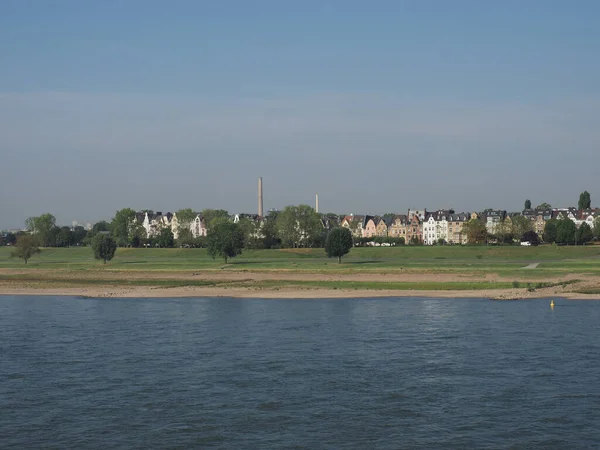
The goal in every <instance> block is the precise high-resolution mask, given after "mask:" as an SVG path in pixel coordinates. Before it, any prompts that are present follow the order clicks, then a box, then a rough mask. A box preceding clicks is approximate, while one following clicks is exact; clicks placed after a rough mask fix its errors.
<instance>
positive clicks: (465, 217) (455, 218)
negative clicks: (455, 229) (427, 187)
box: [448, 212, 471, 222]
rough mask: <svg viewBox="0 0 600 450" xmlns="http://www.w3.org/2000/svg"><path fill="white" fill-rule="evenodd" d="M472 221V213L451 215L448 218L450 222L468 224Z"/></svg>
mask: <svg viewBox="0 0 600 450" xmlns="http://www.w3.org/2000/svg"><path fill="white" fill-rule="evenodd" d="M470 219H471V213H468V212H467V213H464V212H461V213H458V214H450V215H449V216H448V221H449V222H468V221H469V220H470Z"/></svg>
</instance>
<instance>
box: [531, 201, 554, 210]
mask: <svg viewBox="0 0 600 450" xmlns="http://www.w3.org/2000/svg"><path fill="white" fill-rule="evenodd" d="M550 208H552V206H551V205H550V203H546V202H544V203H541V204H539V205H537V206H536V207H535V209H550Z"/></svg>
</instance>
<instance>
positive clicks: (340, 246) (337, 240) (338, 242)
mask: <svg viewBox="0 0 600 450" xmlns="http://www.w3.org/2000/svg"><path fill="white" fill-rule="evenodd" d="M352 245H353V242H352V233H351V232H350V230H349V229H348V228H343V227H336V228H333V229H332V230H331V231H330V232H329V233H328V234H327V240H326V241H325V253H327V256H329V257H330V258H337V259H338V264H341V263H342V256H344V255H346V254H347V253H348V252H349V251H350V249H351V248H352Z"/></svg>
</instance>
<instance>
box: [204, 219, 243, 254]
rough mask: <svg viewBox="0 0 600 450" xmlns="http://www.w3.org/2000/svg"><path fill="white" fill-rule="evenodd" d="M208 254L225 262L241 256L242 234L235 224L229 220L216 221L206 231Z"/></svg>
mask: <svg viewBox="0 0 600 450" xmlns="http://www.w3.org/2000/svg"><path fill="white" fill-rule="evenodd" d="M206 240H207V248H208V254H209V255H210V256H212V257H213V259H214V258H216V257H217V256H219V257H221V258H223V259H224V260H225V264H227V260H228V259H229V258H234V257H235V256H238V255H241V254H242V250H243V249H244V232H243V230H242V229H241V228H240V227H239V226H238V224H237V223H233V222H230V221H229V220H217V221H215V222H213V226H212V227H211V229H210V230H208V231H207V236H206Z"/></svg>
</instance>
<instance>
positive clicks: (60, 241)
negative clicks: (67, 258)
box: [55, 227, 73, 247]
mask: <svg viewBox="0 0 600 450" xmlns="http://www.w3.org/2000/svg"><path fill="white" fill-rule="evenodd" d="M72 242H73V233H72V232H71V229H70V228H69V227H61V228H60V229H59V231H58V233H57V235H56V243H55V245H56V246H57V247H69V246H71V244H72Z"/></svg>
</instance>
